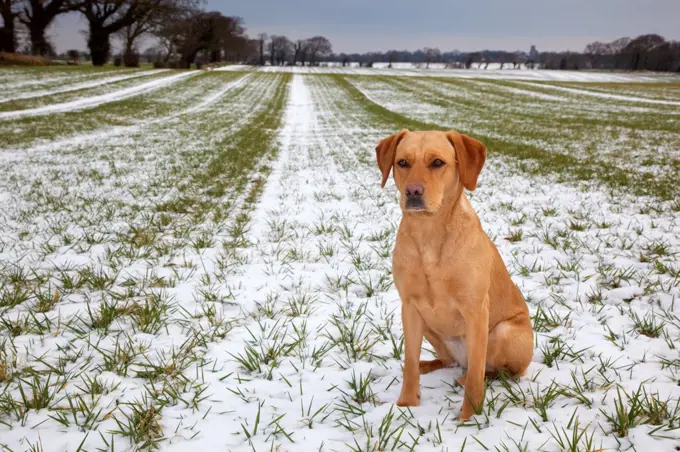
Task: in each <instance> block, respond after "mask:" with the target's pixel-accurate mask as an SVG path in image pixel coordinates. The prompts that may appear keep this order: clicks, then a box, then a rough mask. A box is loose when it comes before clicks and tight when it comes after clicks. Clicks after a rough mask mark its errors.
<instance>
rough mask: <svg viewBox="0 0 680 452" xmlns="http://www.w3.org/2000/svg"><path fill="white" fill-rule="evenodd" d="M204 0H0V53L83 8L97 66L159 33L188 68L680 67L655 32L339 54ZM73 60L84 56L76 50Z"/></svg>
mask: <svg viewBox="0 0 680 452" xmlns="http://www.w3.org/2000/svg"><path fill="white" fill-rule="evenodd" d="M202 1H204V0H0V18H1V19H2V27H0V51H4V52H10V53H12V52H16V51H17V50H18V43H19V42H20V41H23V42H25V44H24V47H23V48H22V51H23V52H26V53H31V54H33V55H41V56H48V55H54V49H53V46H52V44H51V43H50V41H49V39H48V37H47V35H46V32H47V29H48V28H49V26H50V25H51V24H52V23H53V22H54V19H55V18H56V17H58V16H59V15H61V14H66V13H73V12H76V13H80V14H81V15H82V17H84V18H85V19H86V22H87V25H88V29H87V32H86V35H87V47H88V52H87V58H88V59H91V60H92V64H94V65H95V66H100V65H103V64H104V63H105V62H107V61H108V60H109V59H110V58H111V57H112V49H111V41H112V39H114V38H115V39H116V40H117V41H118V42H120V44H121V46H120V47H121V51H120V54H119V55H117V56H116V59H117V60H120V62H121V63H123V64H125V65H126V66H137V65H138V64H139V57H140V51H139V46H140V45H141V44H140V43H141V42H143V41H144V38H146V37H152V38H154V41H155V42H156V43H157V44H156V45H155V46H153V47H150V48H148V49H146V51H145V52H143V55H144V56H146V58H147V59H148V60H149V61H153V62H154V63H155V64H156V65H158V66H170V67H183V68H186V67H190V66H191V65H192V64H198V65H201V64H206V63H218V62H222V61H230V62H239V63H244V64H254V65H265V64H267V65H319V64H326V63H329V62H333V63H336V64H341V65H343V66H346V65H350V64H358V65H359V66H368V67H370V66H372V65H373V64H374V63H387V65H388V66H391V65H392V64H393V63H400V62H407V63H415V64H417V65H422V66H424V67H429V66H430V64H431V63H440V64H441V63H444V64H445V65H446V67H455V68H473V67H474V68H486V67H488V66H489V64H492V63H496V64H500V65H501V67H502V68H504V67H512V68H518V67H522V66H525V67H529V68H535V67H540V68H546V69H571V70H573V69H605V70H615V69H620V70H652V71H680V42H678V41H668V40H666V39H664V38H663V37H662V36H659V35H656V34H646V35H641V36H638V37H636V38H628V37H625V38H620V39H617V40H615V41H612V42H609V43H603V42H593V43H591V44H588V45H587V46H586V48H585V49H584V51H583V52H539V51H538V50H537V49H536V47H535V46H532V47H531V49H530V50H529V51H528V52H525V51H515V52H508V51H502V50H484V51H480V52H460V51H448V52H442V51H441V50H439V49H438V48H433V47H426V48H423V49H419V50H416V51H408V50H389V51H386V52H366V53H351V54H350V53H334V52H333V48H332V45H331V42H330V41H329V40H328V39H327V38H325V37H323V36H313V37H311V38H308V39H297V40H292V39H289V38H288V37H286V36H283V35H267V34H264V33H262V34H259V35H258V36H256V37H253V38H251V37H249V36H248V35H247V33H246V28H245V23H244V21H243V19H242V18H240V17H236V16H225V15H224V14H222V13H221V12H218V11H205V10H203V9H201V3H202ZM68 55H69V57H70V58H72V59H76V58H79V57H80V53H79V52H78V51H75V50H71V51H69V52H68Z"/></svg>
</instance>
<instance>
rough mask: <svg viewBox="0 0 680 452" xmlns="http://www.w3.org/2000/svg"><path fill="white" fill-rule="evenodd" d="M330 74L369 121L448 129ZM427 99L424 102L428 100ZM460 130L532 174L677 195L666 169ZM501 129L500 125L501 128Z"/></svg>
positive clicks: (678, 189) (388, 125) (641, 192)
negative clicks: (607, 161)
mask: <svg viewBox="0 0 680 452" xmlns="http://www.w3.org/2000/svg"><path fill="white" fill-rule="evenodd" d="M329 77H333V80H334V81H335V83H337V84H338V85H339V86H341V87H342V88H343V89H344V90H345V91H346V93H347V96H348V97H349V98H350V99H352V101H354V102H356V103H357V104H359V105H361V107H362V109H363V110H364V111H365V112H366V113H367V114H368V115H369V117H370V118H371V123H372V124H374V125H376V126H377V125H379V126H381V127H384V128H389V129H391V130H393V131H395V132H397V131H399V130H400V129H402V128H407V129H411V130H428V129H432V130H449V129H450V127H447V126H442V125H440V124H434V123H427V122H423V121H419V120H417V119H412V118H408V117H406V116H404V115H402V114H399V113H396V112H394V111H390V110H388V109H386V108H384V107H382V106H380V105H378V104H376V103H375V102H372V101H371V100H370V99H368V98H367V97H366V96H364V94H363V93H361V92H360V91H359V90H358V89H357V88H356V87H355V86H354V85H353V84H352V83H351V80H352V77H345V76H340V75H335V76H329ZM430 101H431V99H427V100H426V102H430ZM439 102H440V103H441V104H442V105H443V106H449V105H450V104H449V103H448V102H447V101H445V100H443V99H442V100H439ZM502 121H503V118H502V117H499V118H498V126H499V127H502ZM456 130H458V131H459V132H461V133H466V134H469V135H470V136H473V137H475V138H477V139H479V140H481V141H482V142H483V143H484V144H485V145H486V146H487V149H488V151H489V153H490V154H491V153H493V154H496V155H503V156H505V157H508V158H509V159H508V161H509V162H512V163H514V164H515V166H516V167H517V168H518V169H519V170H522V171H524V172H525V173H527V174H529V175H531V176H540V175H556V176H558V180H563V181H568V182H574V181H584V182H599V183H602V184H604V185H605V186H608V187H610V188H613V189H618V190H625V191H627V192H629V193H633V194H636V195H651V196H657V197H659V198H661V199H662V200H670V199H674V198H675V197H677V196H680V187H679V186H678V185H677V184H675V183H674V182H673V181H674V180H675V174H676V173H672V172H670V171H669V172H666V173H664V174H663V175H661V176H660V177H659V176H657V177H654V176H651V175H648V174H642V175H641V174H640V173H638V172H636V171H632V170H626V169H623V168H616V167H611V166H610V167H608V168H607V170H606V171H603V170H602V168H601V163H600V162H601V161H600V159H598V158H596V157H593V158H585V159H582V158H577V157H575V156H573V155H571V154H568V153H559V152H553V151H550V150H546V149H543V148H541V147H538V146H531V145H527V144H521V143H518V142H516V141H514V140H512V139H502V138H497V137H492V136H489V135H485V134H483V133H478V132H476V131H471V130H466V129H463V128H458V129H456ZM501 130H502V129H501ZM676 165H677V166H678V169H680V160H678V162H674V163H673V167H675V166H676Z"/></svg>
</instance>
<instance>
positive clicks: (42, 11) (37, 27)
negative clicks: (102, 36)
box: [19, 0, 78, 55]
mask: <svg viewBox="0 0 680 452" xmlns="http://www.w3.org/2000/svg"><path fill="white" fill-rule="evenodd" d="M21 5H22V8H21V13H20V15H19V20H20V21H21V23H23V24H24V25H25V26H26V28H27V29H28V31H29V34H30V37H31V53H32V54H33V55H47V54H49V53H50V52H51V50H52V46H51V44H50V43H49V42H48V41H47V38H46V37H45V32H46V30H47V28H48V27H49V26H50V24H52V22H53V21H54V18H55V17H57V16H58V15H59V14H63V13H66V12H69V11H73V10H75V9H76V8H77V6H78V0H21Z"/></svg>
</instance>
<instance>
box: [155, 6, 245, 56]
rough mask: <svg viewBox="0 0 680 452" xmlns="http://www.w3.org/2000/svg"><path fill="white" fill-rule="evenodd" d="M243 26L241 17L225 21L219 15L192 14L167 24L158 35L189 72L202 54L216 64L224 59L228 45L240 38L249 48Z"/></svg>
mask: <svg viewBox="0 0 680 452" xmlns="http://www.w3.org/2000/svg"><path fill="white" fill-rule="evenodd" d="M241 22H242V20H241V19H240V18H238V17H226V16H224V15H222V13H220V12H217V11H212V12H204V11H192V12H190V13H187V14H184V15H183V16H182V17H181V19H180V18H176V19H175V20H172V21H169V22H167V23H165V25H164V26H163V27H162V28H161V29H160V30H159V32H158V33H157V34H158V35H159V36H160V37H162V40H163V42H164V45H166V47H167V48H170V49H172V51H174V52H177V53H178V54H179V55H180V66H181V67H184V68H188V67H190V66H191V64H192V63H193V62H195V61H196V58H197V57H198V56H199V53H201V52H204V54H207V56H208V58H209V59H210V61H212V62H216V61H218V60H220V59H221V58H222V55H221V54H222V52H223V51H224V50H225V48H226V47H227V45H230V46H231V45H232V44H233V43H234V42H236V41H237V38H238V42H240V40H241V39H243V40H244V41H245V43H246V44H247V43H248V41H247V38H246V37H245V35H243V28H242V27H241V26H240V25H239V24H240V23H241Z"/></svg>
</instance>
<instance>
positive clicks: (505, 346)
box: [486, 315, 534, 376]
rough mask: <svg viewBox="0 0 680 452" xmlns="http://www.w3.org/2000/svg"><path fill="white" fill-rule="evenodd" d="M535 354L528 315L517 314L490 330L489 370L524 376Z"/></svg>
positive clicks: (487, 358) (487, 360)
mask: <svg viewBox="0 0 680 452" xmlns="http://www.w3.org/2000/svg"><path fill="white" fill-rule="evenodd" d="M533 355H534V334H533V330H532V328H531V321H530V320H529V317H528V316H525V315H517V316H515V317H513V318H511V319H508V320H505V321H503V322H500V323H499V324H498V325H496V326H495V327H494V328H493V329H492V330H491V331H489V343H488V348H487V355H486V362H487V371H494V372H503V371H507V372H508V373H510V374H511V375H513V376H522V375H524V373H525V372H526V370H527V368H528V367H529V364H531V360H532V358H533Z"/></svg>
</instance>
